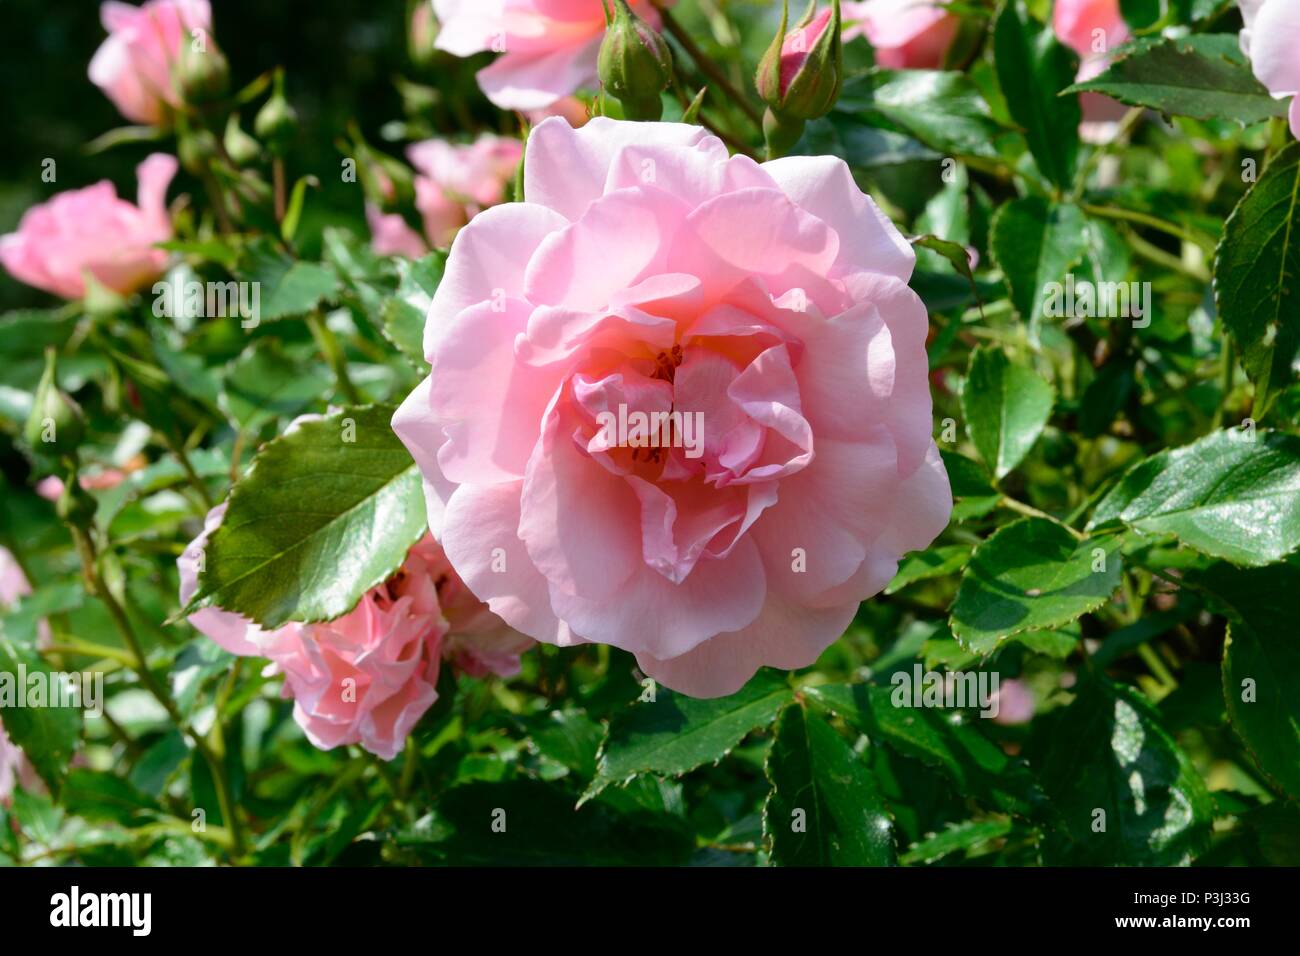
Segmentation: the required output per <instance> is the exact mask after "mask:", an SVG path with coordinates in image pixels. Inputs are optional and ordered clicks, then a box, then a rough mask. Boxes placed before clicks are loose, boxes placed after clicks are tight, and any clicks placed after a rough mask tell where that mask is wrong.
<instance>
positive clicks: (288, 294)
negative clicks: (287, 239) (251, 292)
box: [245, 243, 339, 322]
mask: <svg viewBox="0 0 1300 956" xmlns="http://www.w3.org/2000/svg"><path fill="white" fill-rule="evenodd" d="M245 271H246V273H247V278H248V280H249V281H251V282H257V283H259V284H260V291H259V295H260V296H261V299H260V303H259V304H260V312H259V314H258V318H259V320H260V321H262V322H274V321H276V320H277V319H284V318H288V317H290V316H298V315H306V314H307V313H309V312H312V311H314V310H315V309H318V308H321V307H322V306H323V305H325V304H326V303H327V302H329V301H332V300H333V299H334V298H335V297H336V296H337V295H338V293H339V277H338V274H337V273H336V272H335V271H334V270H333V269H332V268H330V267H329V266H328V265H326V264H325V263H323V262H300V261H297V260H295V259H291V258H289V257H288V256H286V255H283V254H282V253H280V252H278V251H276V250H275V249H273V248H272V247H271V246H270V245H269V244H267V243H260V244H258V245H256V246H254V247H252V248H250V249H249V250H248V262H247V265H246V269H245Z"/></svg>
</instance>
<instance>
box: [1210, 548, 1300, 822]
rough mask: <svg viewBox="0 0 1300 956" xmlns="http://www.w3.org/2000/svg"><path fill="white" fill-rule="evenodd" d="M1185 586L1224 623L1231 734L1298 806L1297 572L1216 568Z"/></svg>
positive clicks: (1288, 567) (1287, 566) (1292, 568)
mask: <svg viewBox="0 0 1300 956" xmlns="http://www.w3.org/2000/svg"><path fill="white" fill-rule="evenodd" d="M1189 580H1190V582H1191V583H1192V584H1193V585H1195V586H1196V587H1197V588H1200V589H1203V590H1205V591H1207V592H1208V593H1209V595H1210V600H1211V603H1213V604H1215V605H1217V606H1219V607H1221V608H1222V609H1223V611H1224V612H1225V614H1226V616H1227V618H1228V640H1227V643H1226V644H1225V645H1224V649H1223V697H1224V700H1225V701H1226V702H1227V706H1228V718H1229V719H1230V720H1231V721H1232V726H1233V727H1234V728H1235V729H1236V731H1237V734H1238V735H1239V736H1240V737H1241V739H1242V740H1243V741H1244V742H1245V744H1246V746H1247V748H1249V750H1250V752H1251V753H1252V754H1254V756H1255V760H1256V761H1257V762H1258V763H1259V766H1260V769H1261V770H1263V771H1264V773H1265V774H1267V775H1268V776H1269V777H1270V778H1272V779H1273V780H1275V781H1276V782H1277V783H1278V784H1279V785H1280V786H1281V787H1282V788H1283V789H1285V790H1286V792H1287V793H1289V794H1290V795H1291V796H1292V797H1295V798H1300V694H1298V693H1297V688H1300V635H1297V633H1296V622H1297V620H1300V567H1297V566H1296V565H1295V564H1291V563H1284V564H1277V565H1274V566H1273V567H1269V568H1256V569H1251V570H1241V569H1239V568H1234V567H1232V566H1231V565H1227V564H1216V565H1214V566H1213V567H1211V568H1210V569H1209V570H1208V571H1205V572H1202V573H1199V574H1195V575H1192V576H1191V577H1190V578H1189Z"/></svg>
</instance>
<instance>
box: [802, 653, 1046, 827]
mask: <svg viewBox="0 0 1300 956" xmlns="http://www.w3.org/2000/svg"><path fill="white" fill-rule="evenodd" d="M899 673H900V674H902V677H899V676H897V675H896V676H895V681H897V683H895V684H894V686H892V687H884V686H877V685H873V684H822V685H819V686H816V687H808V688H806V689H805V690H804V693H805V694H807V696H808V698H809V699H810V700H812V701H813V702H814V703H816V704H817V705H818V706H821V707H824V708H826V709H827V710H829V711H831V712H832V713H835V714H838V715H839V716H840V717H843V718H844V720H845V721H847V722H848V723H849V724H850V725H851V726H852V727H854V728H855V729H857V730H859V731H861V732H862V733H864V734H866V735H867V736H868V737H870V738H872V739H873V740H881V741H883V742H884V743H886V744H888V745H889V746H890V747H891V748H893V749H895V750H897V751H898V752H899V753H901V754H903V755H904V756H907V757H913V758H915V759H917V760H920V761H921V762H922V763H924V764H926V765H927V766H930V767H934V768H936V769H938V770H939V771H940V772H942V773H943V775H944V776H945V777H947V778H948V779H949V780H950V781H951V782H952V784H953V786H955V787H956V788H957V789H958V790H959V791H960V792H961V793H963V794H967V795H969V796H971V797H973V798H974V799H976V800H978V801H980V802H981V803H983V804H985V805H987V806H990V807H992V808H995V809H998V810H1004V811H1006V812H1007V813H1014V814H1016V815H1017V816H1022V817H1028V816H1033V815H1035V814H1037V813H1040V812H1041V809H1042V805H1043V801H1044V798H1043V794H1042V791H1041V790H1040V789H1039V787H1038V784H1037V783H1036V782H1035V781H1034V778H1033V775H1032V774H1031V773H1030V772H1029V769H1028V767H1026V766H1025V764H1024V761H1022V760H1019V759H1017V758H1015V757H1010V756H1008V755H1007V754H1006V753H1005V752H1003V750H1002V748H1001V747H999V746H998V745H997V744H996V743H994V742H993V741H992V740H990V739H989V738H988V737H986V736H985V735H984V734H983V732H981V731H980V730H979V722H980V720H981V718H980V717H979V716H977V714H978V712H977V711H965V710H945V709H942V708H925V707H913V706H910V703H911V700H910V698H909V697H908V695H907V694H906V693H904V692H903V691H904V686H905V685H903V684H902V683H901V682H902V678H903V677H907V678H908V679H909V680H911V681H912V683H913V684H914V683H915V674H914V673H912V672H908V671H902V672H899Z"/></svg>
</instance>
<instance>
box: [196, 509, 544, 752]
mask: <svg viewBox="0 0 1300 956" xmlns="http://www.w3.org/2000/svg"><path fill="white" fill-rule="evenodd" d="M225 511H226V505H225V504H224V503H223V504H220V505H218V506H217V507H216V508H213V509H212V511H211V512H209V513H208V518H207V521H206V523H205V525H204V529H203V533H202V534H201V535H200V536H199V537H198V538H196V539H195V540H194V541H193V542H192V543H191V544H190V546H189V547H188V548H186V550H185V552H184V553H183V554H182V555H181V557H180V558H179V560H178V562H177V564H178V567H179V570H180V577H181V591H180V598H181V603H182V604H184V603H186V602H187V601H188V600H189V599H190V597H191V596H193V594H194V592H195V590H196V588H197V586H198V574H199V562H200V560H201V557H202V554H203V549H204V547H205V546H206V543H207V540H208V537H209V536H210V535H211V534H212V533H213V532H214V531H215V530H216V529H217V527H218V526H219V525H220V524H221V520H222V518H223V517H224V516H225ZM189 620H190V623H191V624H193V625H194V627H195V628H196V629H197V630H198V631H199V632H201V633H202V634H205V635H206V636H208V637H209V638H211V639H212V640H214V641H215V642H216V643H217V644H219V645H220V646H221V647H223V648H225V649H226V650H227V651H229V652H230V653H232V654H236V655H239V656H243V657H265V658H268V659H269V660H270V661H271V664H270V666H269V667H268V670H267V673H268V674H276V673H281V674H283V675H284V685H283V688H282V691H281V693H282V694H283V696H284V697H285V698H286V699H291V700H293V702H294V708H293V713H294V719H295V720H296V721H297V722H298V725H299V726H300V727H302V729H303V732H304V733H305V734H306V735H307V739H308V740H310V741H311V742H312V743H313V744H314V745H315V746H317V747H320V748H321V749H324V750H328V749H330V748H333V747H337V746H339V745H341V744H360V745H361V746H362V747H364V748H365V749H366V750H368V751H370V752H371V753H373V754H376V755H378V756H380V757H382V758H384V759H385V760H391V759H392V758H393V757H395V756H396V755H397V754H398V753H399V752H400V751H401V749H402V746H403V744H404V742H405V741H406V738H407V736H408V735H409V734H410V732H411V729H412V728H413V727H414V726H415V724H416V722H417V721H418V720H419V719H420V717H422V716H423V715H424V713H425V711H427V710H428V709H429V708H430V707H431V706H433V703H434V701H435V700H437V697H438V693H437V690H436V688H437V684H438V671H439V668H440V665H441V661H442V659H443V658H444V657H446V658H449V659H450V660H451V661H452V663H453V664H454V666H456V667H457V669H458V670H462V671H466V672H468V673H471V674H472V675H474V676H483V675H485V674H488V673H495V674H499V675H501V676H505V677H509V676H512V675H514V674H516V673H518V671H519V655H520V654H521V653H522V652H523V651H525V650H527V648H528V647H529V646H531V644H532V641H531V640H529V639H528V638H526V637H524V636H523V635H521V634H518V633H516V632H514V631H512V630H511V629H510V628H509V627H507V626H506V625H505V624H504V622H502V621H501V620H500V619H499V618H497V617H496V616H495V615H494V614H492V613H491V612H490V611H489V610H488V609H487V608H486V607H485V606H484V605H483V604H482V603H481V602H479V601H477V600H476V599H474V597H473V595H470V594H469V593H468V592H467V591H466V589H465V588H464V586H463V585H462V584H461V583H460V581H459V579H457V578H456V575H455V572H454V571H452V570H451V567H450V565H449V564H448V563H447V560H446V558H445V557H444V556H443V554H442V549H441V548H439V547H438V546H437V545H436V544H435V543H434V542H433V541H432V540H430V539H427V538H426V539H425V540H424V541H421V542H420V543H418V544H417V545H415V547H414V548H412V549H411V552H410V554H409V555H408V556H407V559H406V561H405V563H404V564H403V565H402V568H401V570H399V571H398V572H397V573H396V574H395V575H394V576H393V577H392V578H390V579H389V580H388V581H386V582H385V583H384V584H383V585H381V586H379V587H377V588H374V589H373V590H371V591H369V592H368V593H367V594H366V595H365V596H364V597H362V599H361V602H360V603H359V604H358V605H357V606H356V608H354V609H353V610H352V611H350V612H348V613H347V614H345V615H343V616H342V617H340V618H338V619H337V620H334V621H328V622H324V623H317V624H286V625H285V626H283V627H280V628H277V629H276V630H273V631H267V630H264V629H263V628H261V627H259V626H258V625H256V624H254V623H252V622H250V621H248V620H247V619H246V618H243V617H241V616H239V615H238V614H232V613H230V612H228V611H223V610H220V609H218V608H205V609H204V610H202V611H198V612H196V613H195V614H193V615H191V616H190V618H189Z"/></svg>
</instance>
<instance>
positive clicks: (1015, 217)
mask: <svg viewBox="0 0 1300 956" xmlns="http://www.w3.org/2000/svg"><path fill="white" fill-rule="evenodd" d="M1086 250H1087V232H1086V220H1085V218H1084V215H1083V213H1082V212H1081V211H1080V210H1079V208H1078V207H1077V206H1073V205H1070V204H1069V203H1059V204H1058V203H1052V202H1049V201H1048V200H1046V199H1042V198H1040V197H1038V196H1029V197H1027V198H1025V199H1016V200H1013V201H1012V202H1009V203H1007V204H1006V205H1004V206H1002V207H1001V208H1000V209H998V211H997V214H996V215H995V216H994V217H993V224H992V227H991V232H990V235H989V251H990V252H991V253H992V254H993V259H994V261H995V262H996V263H997V265H998V268H1000V269H1001V270H1002V273H1003V275H1004V276H1005V277H1006V281H1007V287H1008V288H1009V289H1010V290H1011V302H1012V304H1013V305H1014V306H1015V307H1016V311H1017V312H1018V313H1020V317H1021V318H1022V319H1023V320H1024V321H1025V322H1028V323H1029V328H1030V333H1031V335H1032V336H1034V337H1037V335H1038V329H1039V326H1040V325H1041V324H1042V320H1043V308H1044V305H1045V304H1046V302H1047V299H1048V296H1049V288H1050V286H1051V285H1052V284H1053V283H1060V284H1062V285H1064V283H1065V277H1066V275H1067V274H1068V273H1069V272H1070V270H1071V269H1073V268H1074V267H1075V266H1076V265H1077V264H1078V263H1079V262H1081V261H1082V260H1083V257H1084V253H1085V252H1086Z"/></svg>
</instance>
